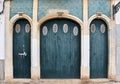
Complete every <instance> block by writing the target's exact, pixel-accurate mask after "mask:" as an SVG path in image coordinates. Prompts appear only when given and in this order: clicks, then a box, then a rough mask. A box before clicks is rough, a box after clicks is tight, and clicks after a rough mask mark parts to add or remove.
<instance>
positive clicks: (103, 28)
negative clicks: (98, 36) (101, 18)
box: [100, 24, 105, 33]
mask: <svg viewBox="0 0 120 84" xmlns="http://www.w3.org/2000/svg"><path fill="white" fill-rule="evenodd" d="M100 31H101V32H102V33H105V25H104V24H101V26H100Z"/></svg>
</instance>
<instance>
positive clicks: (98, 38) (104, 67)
mask: <svg viewBox="0 0 120 84" xmlns="http://www.w3.org/2000/svg"><path fill="white" fill-rule="evenodd" d="M107 76H108V27H107V24H106V23H105V22H104V21H103V20H101V19H94V20H93V21H92V22H91V24H90V78H107Z"/></svg>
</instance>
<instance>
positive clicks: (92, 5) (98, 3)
mask: <svg viewBox="0 0 120 84" xmlns="http://www.w3.org/2000/svg"><path fill="white" fill-rule="evenodd" d="M88 3H89V4H88V9H89V11H88V14H89V18H90V17H91V16H92V15H94V14H95V13H96V12H102V13H103V14H105V15H107V16H108V17H110V13H111V11H110V10H111V9H110V0H88Z"/></svg>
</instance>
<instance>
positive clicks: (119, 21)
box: [115, 0, 120, 81]
mask: <svg viewBox="0 0 120 84" xmlns="http://www.w3.org/2000/svg"><path fill="white" fill-rule="evenodd" d="M118 2H120V0H116V1H115V5H116V4H117V3H118ZM115 21H116V38H117V45H116V46H117V48H116V70H117V80H118V81H120V10H119V11H118V12H117V13H116V14H115Z"/></svg>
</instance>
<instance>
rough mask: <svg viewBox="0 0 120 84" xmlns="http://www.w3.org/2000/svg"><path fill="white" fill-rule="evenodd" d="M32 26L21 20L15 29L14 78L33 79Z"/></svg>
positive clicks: (16, 23)
mask: <svg viewBox="0 0 120 84" xmlns="http://www.w3.org/2000/svg"><path fill="white" fill-rule="evenodd" d="M30 40H31V25H30V24H29V22H28V21H27V20H26V19H19V20H18V21H16V22H15V24H14V28H13V77H14V78H30V77H31V54H30V53H31V46H30V44H31V42H30Z"/></svg>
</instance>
